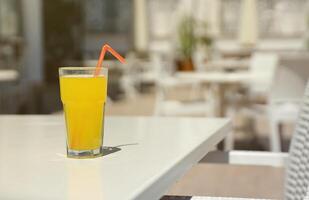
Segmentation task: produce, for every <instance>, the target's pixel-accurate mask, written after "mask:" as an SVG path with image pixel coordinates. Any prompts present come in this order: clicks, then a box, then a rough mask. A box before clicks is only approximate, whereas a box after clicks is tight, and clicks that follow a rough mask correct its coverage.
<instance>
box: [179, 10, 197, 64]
mask: <svg viewBox="0 0 309 200" xmlns="http://www.w3.org/2000/svg"><path fill="white" fill-rule="evenodd" d="M194 25H195V23H194V20H193V18H192V17H189V16H184V17H183V18H182V20H181V21H180V23H179V26H178V38H179V45H180V53H181V54H182V55H181V56H182V57H183V58H184V59H189V58H191V55H192V52H193V50H194V47H195V43H196V39H195V37H194Z"/></svg>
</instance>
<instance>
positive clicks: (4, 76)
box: [0, 69, 19, 82]
mask: <svg viewBox="0 0 309 200" xmlns="http://www.w3.org/2000/svg"><path fill="white" fill-rule="evenodd" d="M18 76H19V75H18V72H17V71H16V70H10V69H0V82H1V81H15V80H17V78H18Z"/></svg>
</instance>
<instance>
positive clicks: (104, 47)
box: [94, 44, 125, 76]
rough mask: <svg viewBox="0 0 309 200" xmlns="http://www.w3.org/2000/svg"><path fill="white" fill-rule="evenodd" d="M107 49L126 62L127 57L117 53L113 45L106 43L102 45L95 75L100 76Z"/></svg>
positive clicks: (122, 61)
mask: <svg viewBox="0 0 309 200" xmlns="http://www.w3.org/2000/svg"><path fill="white" fill-rule="evenodd" d="M106 51H109V52H110V53H111V54H112V55H113V56H115V57H116V58H117V59H118V60H119V61H120V62H121V63H125V59H124V58H123V57H122V56H121V55H120V54H119V53H117V52H116V51H115V50H114V49H113V48H112V47H110V46H109V45H108V44H105V45H103V46H102V50H101V53H100V57H99V60H98V63H97V66H96V68H95V72H94V76H98V75H99V74H100V70H101V67H102V63H103V61H104V56H105V53H106Z"/></svg>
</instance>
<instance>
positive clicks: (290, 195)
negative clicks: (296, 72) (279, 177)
mask: <svg viewBox="0 0 309 200" xmlns="http://www.w3.org/2000/svg"><path fill="white" fill-rule="evenodd" d="M285 181H286V182H285V199H288V200H290V199H295V200H296V199H297V200H298V199H304V197H305V196H306V193H307V189H308V186H309V83H307V87H306V91H305V97H304V100H303V103H302V106H301V111H300V114H299V117H298V120H297V123H296V128H295V131H294V135H293V138H292V142H291V145H290V152H289V164H288V167H287V171H286V180H285Z"/></svg>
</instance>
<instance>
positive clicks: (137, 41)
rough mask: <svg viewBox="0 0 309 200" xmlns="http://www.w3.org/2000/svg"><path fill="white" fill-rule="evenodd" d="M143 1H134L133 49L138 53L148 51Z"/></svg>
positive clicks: (144, 3)
mask: <svg viewBox="0 0 309 200" xmlns="http://www.w3.org/2000/svg"><path fill="white" fill-rule="evenodd" d="M146 9H147V7H146V2H145V0H134V47H135V50H136V51H138V52H145V51H147V49H148V21H147V20H148V18H147V14H146V13H147V12H146Z"/></svg>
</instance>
